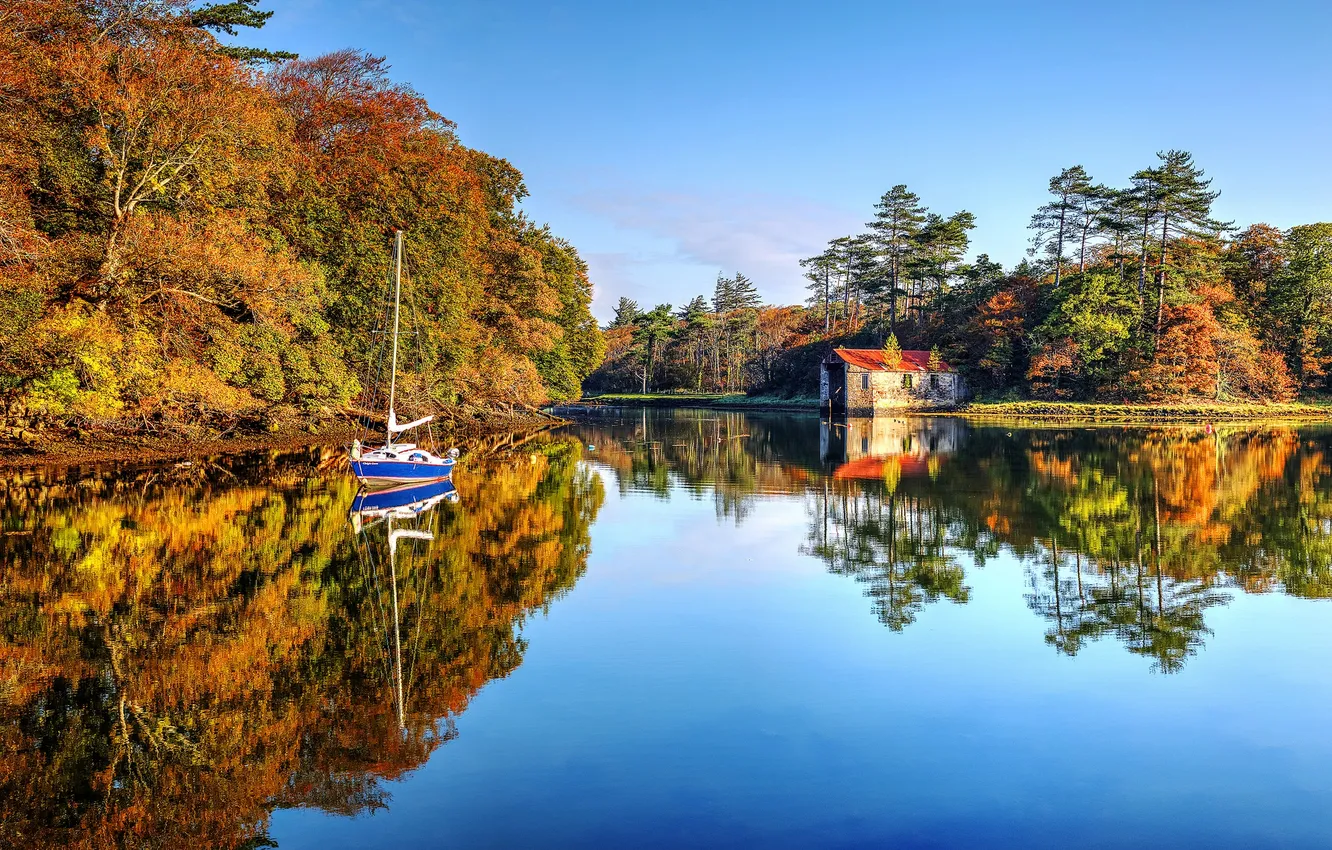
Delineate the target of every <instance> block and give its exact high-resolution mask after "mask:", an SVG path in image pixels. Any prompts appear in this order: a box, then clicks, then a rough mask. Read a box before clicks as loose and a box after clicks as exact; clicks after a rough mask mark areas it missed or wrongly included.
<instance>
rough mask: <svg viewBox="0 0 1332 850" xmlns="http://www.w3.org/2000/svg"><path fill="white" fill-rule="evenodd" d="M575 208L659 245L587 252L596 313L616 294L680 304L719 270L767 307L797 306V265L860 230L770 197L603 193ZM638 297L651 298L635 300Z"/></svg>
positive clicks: (828, 213)
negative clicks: (737, 277)
mask: <svg viewBox="0 0 1332 850" xmlns="http://www.w3.org/2000/svg"><path fill="white" fill-rule="evenodd" d="M574 202H575V203H576V204H577V206H578V207H580V208H581V209H582V210H584V211H585V212H587V213H590V214H592V215H594V216H597V217H598V218H601V219H604V220H605V221H606V222H607V223H609V224H611V225H613V226H614V227H615V228H616V229H617V230H619V231H630V232H637V233H639V234H644V235H648V236H651V237H655V238H656V240H657V241H658V243H659V244H660V246H661V249H660V250H647V251H641V252H613V253H596V252H591V253H589V254H588V262H589V265H590V266H591V268H592V271H593V275H594V277H593V279H594V280H595V281H596V283H597V285H598V288H599V297H598V298H597V306H598V312H599V313H604V312H605V311H606V310H608V309H609V308H610V307H611V306H613V304H614V301H615V300H616V299H618V298H619V296H620V295H627V296H628V297H630V298H635V299H636V300H638V301H639V302H640V303H646V302H654V303H655V302H657V301H672V302H674V303H679V302H683V301H685V300H688V298H689V297H691V296H692V295H695V294H697V293H699V292H705V291H706V292H710V291H711V288H712V284H713V281H714V279H715V275H716V273H717V272H724V273H726V274H731V273H734V272H736V271H740V272H744V273H745V275H747V276H748V277H750V278H752V279H753V280H754V282H755V283H756V284H757V285H758V288H759V292H760V293H762V295H763V297H764V300H765V301H767V302H768V303H772V304H795V303H800V302H802V301H804V299H805V293H804V286H805V281H804V279H803V277H802V276H801V269H800V259H801V258H802V257H808V256H810V255H812V254H816V253H818V252H819V251H821V250H822V249H823V246H824V245H825V244H826V243H827V241H828V240H829V239H833V238H835V237H837V236H842V235H845V234H848V233H857V232H859V231H860V230H861V229H862V228H863V226H864V225H863V222H862V221H860V219H859V218H858V217H857V216H855V215H854V214H852V213H850V212H848V211H846V210H842V209H837V208H834V207H830V206H826V205H823V204H819V203H817V202H814V201H810V200H808V199H804V198H793V197H782V196H775V195H759V194H744V195H730V194H728V195H716V196H710V195H704V194H691V193H679V192H650V193H641V194H635V193H630V192H624V191H615V190H603V191H596V192H588V193H584V194H582V195H579V196H577V197H576V198H575V199H574ZM603 293H604V297H603V295H602V294H603ZM644 294H650V296H651V297H647V298H643V297H639V296H640V295H644ZM612 296H613V297H612Z"/></svg>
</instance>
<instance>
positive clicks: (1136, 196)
mask: <svg viewBox="0 0 1332 850" xmlns="http://www.w3.org/2000/svg"><path fill="white" fill-rule="evenodd" d="M1049 189H1050V200H1049V202H1048V203H1046V204H1044V205H1043V206H1041V207H1040V209H1038V210H1036V211H1035V213H1034V214H1033V216H1032V219H1031V232H1032V242H1031V250H1030V251H1029V255H1028V256H1027V257H1025V258H1023V259H1022V260H1021V262H1019V263H1018V264H1017V265H1016V266H1014V267H1012V268H1011V269H1008V270H1005V269H1004V268H1003V267H1002V266H1001V265H1000V264H999V263H998V262H995V261H993V260H992V259H991V258H990V257H988V256H986V255H984V254H982V255H979V256H977V257H975V258H974V259H972V260H970V261H967V260H966V254H967V249H968V247H969V245H970V233H971V231H972V230H973V229H974V228H975V227H976V224H977V223H976V221H975V218H974V216H972V215H971V214H970V213H968V212H966V211H961V212H956V213H952V214H949V215H940V214H936V213H933V212H930V211H929V210H928V209H927V208H926V207H925V206H924V204H922V203H921V200H920V198H919V197H918V196H917V195H916V194H915V193H913V192H911V191H910V190H909V189H908V188H907V187H906V186H901V185H899V186H895V187H893V188H892V189H890V190H889V191H888V192H886V193H884V195H883V196H882V198H881V199H880V201H879V203H878V204H877V205H876V207H875V209H874V211H873V214H872V216H871V217H870V221H869V222H868V223H867V225H866V230H865V232H864V233H861V234H858V235H851V236H844V237H838V238H835V239H833V240H831V241H830V242H829V243H828V247H827V249H826V250H825V251H823V252H822V253H820V254H818V255H816V256H813V257H809V258H807V259H805V260H804V261H802V266H803V267H804V270H805V276H806V278H807V279H808V280H809V291H810V298H809V301H808V302H807V303H806V304H804V305H800V306H787V307H770V306H763V305H762V303H761V301H762V299H761V298H760V296H759V294H758V289H757V287H756V285H755V284H754V283H753V282H752V281H749V280H748V279H747V278H745V276H744V275H742V274H736V275H734V276H733V277H725V276H722V277H719V278H718V280H717V282H716V286H715V288H714V293H713V296H712V298H711V299H708V298H705V297H704V296H699V297H697V298H695V299H693V301H691V302H690V303H689V304H687V305H685V307H684V308H682V309H679V310H674V309H673V308H672V305H669V304H663V305H658V306H656V307H655V308H653V309H652V310H647V311H643V310H640V309H639V306H638V305H637V304H636V303H634V302H632V301H629V300H628V299H622V300H621V302H620V305H619V307H618V309H617V311H616V316H615V320H614V321H613V322H612V323H611V324H610V327H609V328H608V330H607V341H608V345H609V349H608V350H609V353H608V357H607V360H606V363H605V364H603V366H602V367H601V368H600V369H599V370H598V371H597V372H596V373H594V374H593V375H592V376H591V377H590V378H589V379H588V381H587V382H586V388H587V389H588V390H589V391H599V392H609V391H628V390H635V391H639V392H645V391H647V390H648V389H654V390H673V389H688V390H694V391H714V392H716V391H736V390H750V391H755V392H759V393H766V394H779V395H786V394H803V395H814V394H817V392H818V383H817V382H818V370H817V364H818V361H819V359H820V357H821V356H822V355H823V354H825V353H826V352H827V350H828V349H829V348H830V347H831V346H833V345H846V346H853V347H855V346H858V347H878V346H881V345H883V344H884V343H885V341H886V340H888V339H889V338H890V337H895V338H896V339H897V340H898V342H899V344H900V345H901V347H903V348H909V349H924V350H928V349H933V348H937V349H939V351H940V352H941V354H942V355H943V357H944V359H945V360H947V361H948V362H949V363H951V364H954V365H956V366H957V367H958V368H959V370H960V371H962V372H963V373H964V374H965V376H966V377H967V379H968V382H969V384H970V386H971V387H972V389H973V390H974V391H976V392H977V393H978V394H979V395H980V396H981V397H982V398H986V399H1002V400H1020V399H1026V398H1030V399H1041V400H1065V401H1068V400H1095V401H1102V402H1116V403H1121V404H1122V403H1144V402H1145V403H1152V404H1161V403H1177V404H1186V405H1196V404H1197V403H1198V402H1200V401H1208V402H1213V403H1216V402H1220V403H1234V402H1241V403H1242V402H1252V401H1264V402H1266V401H1276V402H1285V401H1289V400H1291V399H1293V398H1295V397H1297V396H1306V397H1307V396H1317V395H1321V394H1325V393H1327V392H1328V391H1329V390H1332V224H1328V223H1320V224H1308V225H1300V226H1296V227H1291V228H1288V229H1286V230H1280V229H1277V228H1275V227H1271V226H1269V225H1266V224H1252V225H1248V226H1237V225H1236V224H1235V223H1234V222H1223V221H1218V220H1217V219H1216V218H1215V217H1214V216H1213V212H1212V206H1213V202H1214V201H1215V199H1216V198H1217V196H1218V194H1219V192H1218V191H1217V190H1215V189H1212V188H1211V180H1210V179H1209V178H1207V177H1206V176H1205V174H1204V172H1203V170H1202V169H1201V168H1200V167H1198V166H1197V165H1196V164H1195V163H1194V161H1193V158H1192V157H1191V156H1190V155H1189V154H1188V153H1186V152H1183V151H1173V150H1172V151H1165V152H1162V153H1160V154H1158V156H1157V162H1155V163H1154V164H1149V165H1147V166H1146V167H1144V168H1143V169H1141V170H1139V171H1137V172H1135V173H1133V174H1132V175H1129V176H1128V178H1127V181H1126V182H1125V183H1124V184H1122V185H1121V186H1119V187H1112V186H1108V185H1103V184H1100V183H1097V182H1095V181H1094V180H1093V179H1092V178H1091V176H1090V175H1088V174H1087V172H1086V171H1085V169H1083V168H1082V167H1081V166H1073V167H1070V168H1067V169H1064V170H1063V171H1061V172H1060V173H1059V174H1058V175H1056V176H1055V177H1054V178H1052V179H1051V180H1050V183H1049Z"/></svg>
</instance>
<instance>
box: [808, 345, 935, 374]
mask: <svg viewBox="0 0 1332 850" xmlns="http://www.w3.org/2000/svg"><path fill="white" fill-rule="evenodd" d="M833 354H835V355H836V356H838V357H840V358H841V359H842V360H843V361H844V362H846V363H847V364H849V365H851V366H855V367H857V368H860V369H867V370H869V371H871V372H928V371H930V353H929V352H928V351H903V352H902V362H901V363H899V364H897V367H896V368H891V369H890V368H889V367H888V364H887V363H885V362H884V360H883V349H882V348H834V349H833ZM936 371H939V372H951V371H953V367H952V366H949V365H948V364H947V363H944V362H942V361H940V363H939V368H938V369H937V370H936Z"/></svg>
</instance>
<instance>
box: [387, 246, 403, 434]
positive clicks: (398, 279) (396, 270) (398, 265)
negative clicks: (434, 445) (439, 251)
mask: <svg viewBox="0 0 1332 850" xmlns="http://www.w3.org/2000/svg"><path fill="white" fill-rule="evenodd" d="M393 234H394V239H393V258H394V263H393V370H392V372H390V376H389V413H388V437H387V438H386V439H385V440H384V446H385V447H386V448H387V447H388V446H391V445H393V426H395V425H397V424H398V420H397V417H396V416H394V415H393V399H394V395H395V394H396V393H397V390H398V309H399V306H400V303H401V300H402V231H401V230H395V231H393Z"/></svg>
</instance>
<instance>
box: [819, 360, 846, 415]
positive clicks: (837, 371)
mask: <svg viewBox="0 0 1332 850" xmlns="http://www.w3.org/2000/svg"><path fill="white" fill-rule="evenodd" d="M823 368H824V369H826V370H827V372H828V402H829V404H830V405H831V408H832V409H831V411H830V412H831V413H846V367H845V366H843V365H842V364H841V363H824V364H823Z"/></svg>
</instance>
